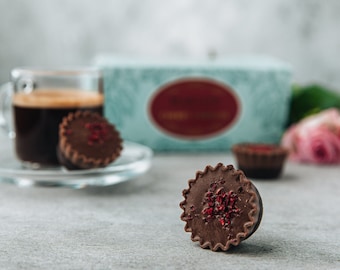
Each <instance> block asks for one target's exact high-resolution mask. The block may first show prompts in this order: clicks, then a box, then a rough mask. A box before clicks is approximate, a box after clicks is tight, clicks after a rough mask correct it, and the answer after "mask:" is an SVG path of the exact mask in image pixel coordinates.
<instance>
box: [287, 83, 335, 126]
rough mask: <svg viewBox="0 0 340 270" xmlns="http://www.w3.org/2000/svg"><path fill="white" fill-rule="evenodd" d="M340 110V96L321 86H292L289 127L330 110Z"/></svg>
mask: <svg viewBox="0 0 340 270" xmlns="http://www.w3.org/2000/svg"><path fill="white" fill-rule="evenodd" d="M332 107H335V108H339V109H340V94H339V93H337V92H335V91H334V90H331V89H329V88H326V87H324V86H321V85H317V84H313V85H307V86H299V85H296V84H295V85H293V86H292V98H291V104H290V114H289V120H288V126H289V125H291V124H293V123H296V122H298V121H300V120H301V119H302V118H304V117H306V116H308V115H311V114H315V113H318V112H320V111H322V110H325V109H328V108H332Z"/></svg>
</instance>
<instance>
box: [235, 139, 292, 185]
mask: <svg viewBox="0 0 340 270" xmlns="http://www.w3.org/2000/svg"><path fill="white" fill-rule="evenodd" d="M232 151H233V153H234V155H235V157H236V161H237V165H238V168H239V169H240V170H242V171H243V172H244V173H245V174H246V175H247V176H248V177H251V178H262V179H274V178H278V177H279V176H280V175H281V174H282V170H283V167H284V163H285V161H286V158H287V156H288V150H287V149H285V148H283V147H281V146H279V145H274V144H264V143H240V144H236V145H234V146H233V147H232Z"/></svg>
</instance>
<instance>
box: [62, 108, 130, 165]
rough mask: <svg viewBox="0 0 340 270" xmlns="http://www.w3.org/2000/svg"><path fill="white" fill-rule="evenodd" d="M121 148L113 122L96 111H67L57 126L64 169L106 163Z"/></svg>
mask: <svg viewBox="0 0 340 270" xmlns="http://www.w3.org/2000/svg"><path fill="white" fill-rule="evenodd" d="M122 148H123V147H122V139H121V137H120V134H119V132H118V131H117V130H116V128H115V126H114V125H112V124H110V123H109V122H108V121H107V120H106V119H105V118H104V117H102V116H100V115H99V114H97V113H93V112H90V111H77V112H75V113H70V114H69V115H68V116H66V117H64V118H63V120H62V122H61V124H60V126H59V145H58V158H59V161H60V163H61V164H62V165H64V166H65V167H66V168H67V169H70V170H77V169H78V170H79V169H92V168H101V167H105V166H107V165H108V164H110V163H111V162H113V161H114V160H116V159H117V158H118V157H119V156H120V154H121V151H122Z"/></svg>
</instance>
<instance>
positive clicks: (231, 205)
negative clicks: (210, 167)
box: [202, 183, 241, 229]
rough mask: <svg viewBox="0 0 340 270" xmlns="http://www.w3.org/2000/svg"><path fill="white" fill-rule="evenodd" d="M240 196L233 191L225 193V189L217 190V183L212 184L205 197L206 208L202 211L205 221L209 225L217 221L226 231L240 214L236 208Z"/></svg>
mask: <svg viewBox="0 0 340 270" xmlns="http://www.w3.org/2000/svg"><path fill="white" fill-rule="evenodd" d="M237 201H238V196H237V194H236V193H235V192H233V191H232V190H230V191H228V192H227V191H225V190H224V187H220V188H217V183H212V184H211V185H210V188H209V190H208V191H207V192H206V194H205V197H204V201H203V202H204V204H205V207H204V208H203V210H202V215H203V220H204V221H205V222H206V223H208V222H211V221H212V220H214V219H217V220H218V221H219V223H220V224H221V225H222V227H223V228H224V229H227V228H229V227H230V225H231V221H232V219H233V218H234V217H236V216H238V215H239V214H240V211H241V210H240V209H239V208H238V207H237V206H236V202H237Z"/></svg>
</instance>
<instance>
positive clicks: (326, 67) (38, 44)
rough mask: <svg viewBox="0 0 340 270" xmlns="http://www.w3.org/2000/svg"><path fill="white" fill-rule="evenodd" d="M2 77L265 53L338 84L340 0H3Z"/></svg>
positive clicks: (306, 75) (309, 78)
mask: <svg viewBox="0 0 340 270" xmlns="http://www.w3.org/2000/svg"><path fill="white" fill-rule="evenodd" d="M0 10H1V16H0V82H5V81H7V80H8V78H9V72H10V70H11V69H12V68H13V67H16V66H23V65H85V64H90V63H91V62H92V61H93V59H94V57H95V55H97V54H98V53H102V52H109V53H115V54H124V55H131V56H140V55H142V56H150V57H167V58H169V57H181V58H183V57H188V58H192V57H199V58H205V57H208V55H212V54H213V55H217V57H218V56H228V55H239V54H265V55H270V56H274V57H276V58H279V59H282V60H284V61H286V62H288V63H290V64H291V65H292V66H293V68H294V81H296V82H299V83H302V84H305V83H315V82H317V83H322V84H326V85H327V86H329V87H332V88H334V89H335V90H337V91H339V92H340V76H339V75H338V74H339V72H340V1H339V0H326V1H325V0H209V1H206V0H171V1H161V0H98V1H93V0H0Z"/></svg>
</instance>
